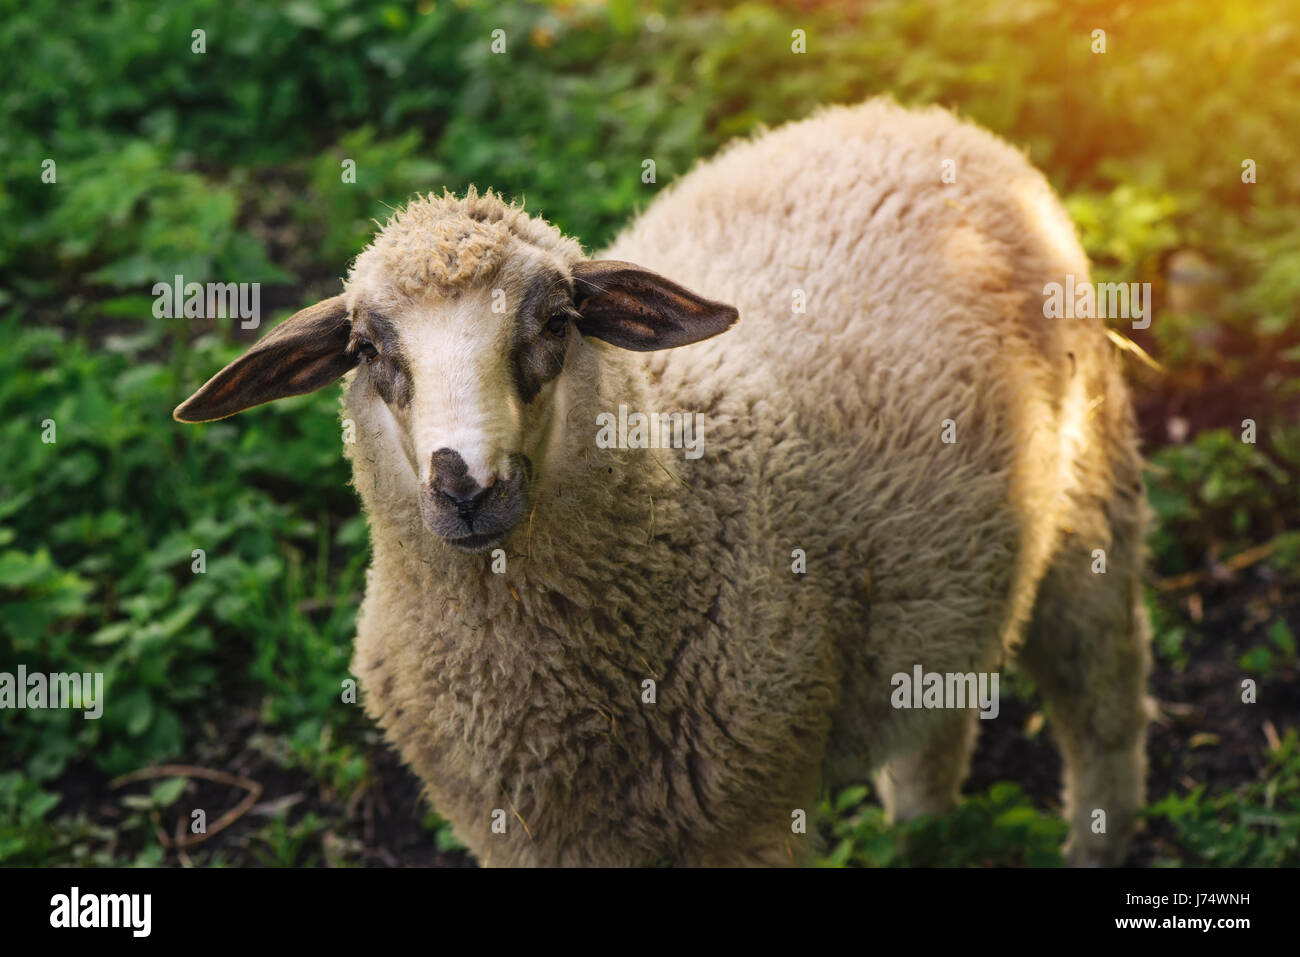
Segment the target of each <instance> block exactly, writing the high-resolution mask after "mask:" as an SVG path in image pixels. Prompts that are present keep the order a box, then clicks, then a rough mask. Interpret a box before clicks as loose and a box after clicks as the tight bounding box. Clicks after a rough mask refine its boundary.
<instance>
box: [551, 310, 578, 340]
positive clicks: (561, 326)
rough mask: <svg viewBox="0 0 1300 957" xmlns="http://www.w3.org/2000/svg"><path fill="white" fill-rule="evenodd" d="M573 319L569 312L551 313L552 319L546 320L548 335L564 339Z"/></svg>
mask: <svg viewBox="0 0 1300 957" xmlns="http://www.w3.org/2000/svg"><path fill="white" fill-rule="evenodd" d="M571 318H572V313H569V312H553V313H551V318H549V319H547V320H546V332H547V334H548V335H552V336H556V337H557V338H562V337H563V336H564V334H565V332H566V331H567V330H568V328H569V320H570V319H571Z"/></svg>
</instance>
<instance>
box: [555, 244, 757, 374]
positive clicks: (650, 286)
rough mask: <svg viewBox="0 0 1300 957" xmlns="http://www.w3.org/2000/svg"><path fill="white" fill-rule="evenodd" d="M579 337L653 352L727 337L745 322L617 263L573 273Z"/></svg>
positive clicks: (730, 309)
mask: <svg viewBox="0 0 1300 957" xmlns="http://www.w3.org/2000/svg"><path fill="white" fill-rule="evenodd" d="M573 281H574V292H573V302H574V305H575V306H577V307H578V312H579V314H580V318H579V319H578V322H577V325H578V331H579V332H581V333H582V334H583V335H584V336H595V337H596V338H597V339H604V340H605V341H606V342H612V343H613V344H614V345H616V346H622V347H623V348H624V349H635V350H636V351H637V352H651V351H653V350H655V349H671V348H672V347H673V346H684V345H687V344H688V343H692V342H699V341H700V340H701V339H707V338H709V337H710V336H716V335H717V334H718V333H720V332H726V331H727V329H729V328H730V327H731V324H732V323H733V322H735V321H736V320H737V319H738V318H739V317H740V313H738V312H737V311H736V309H735V307H734V306H728V305H725V304H723V303H720V302H714V301H713V300H711V299H705V298H704V297H703V296H697V295H696V294H695V293H693V292H691V291H690V290H689V289H683V288H682V287H681V286H679V285H677V283H675V282H671V281H669V280H667V279H665V278H664V277H663V276H660V275H659V274H658V273H653V272H651V271H650V270H648V269H642V268H641V267H640V266H634V265H632V264H631V263H621V262H616V261H615V260H612V259H605V260H589V261H586V262H580V263H578V264H577V265H576V266H574V267H573Z"/></svg>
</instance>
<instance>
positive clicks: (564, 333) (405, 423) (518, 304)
mask: <svg viewBox="0 0 1300 957" xmlns="http://www.w3.org/2000/svg"><path fill="white" fill-rule="evenodd" d="M365 265H366V264H365V263H359V264H358V266H359V267H364V266H365ZM573 291H574V280H573V278H572V276H571V273H570V269H569V267H568V266H567V264H565V263H564V262H563V261H562V260H559V259H558V258H557V257H555V256H554V255H552V254H550V253H548V252H546V251H544V250H540V249H537V248H536V247H533V246H529V245H526V244H522V243H521V244H518V245H517V248H515V249H514V250H513V251H512V253H511V255H510V256H509V257H508V258H507V259H506V260H505V262H503V263H502V264H501V266H500V268H498V269H497V270H496V271H495V272H494V273H493V275H492V277H491V279H490V280H488V281H487V282H486V283H485V284H481V285H474V286H470V287H468V288H465V289H462V290H460V291H459V292H458V293H457V294H455V295H454V296H446V295H443V294H434V295H419V294H418V292H417V294H416V295H415V296H413V297H407V296H405V295H394V294H393V292H394V290H393V284H392V283H391V281H390V279H389V277H388V276H387V275H386V274H383V273H382V272H381V273H380V274H379V275H372V274H370V273H368V272H363V271H361V269H360V268H359V269H358V270H357V271H356V272H354V280H353V282H352V283H350V287H349V296H350V297H351V299H352V303H351V339H350V341H349V343H348V346H347V348H348V350H349V351H351V352H353V353H355V354H357V355H358V356H360V357H361V359H360V362H359V363H358V365H357V369H356V374H355V377H354V378H353V380H352V382H351V384H350V385H349V387H348V393H347V400H346V405H347V410H348V413H349V414H351V415H353V416H355V417H356V420H357V431H358V437H359V441H361V442H364V443H366V444H379V445H382V446H383V448H382V449H376V450H375V454H376V455H382V456H383V459H384V460H386V461H391V462H396V463H400V464H397V465H394V466H389V467H396V468H405V469H406V470H407V471H408V476H409V478H410V479H411V480H412V481H413V483H414V488H413V489H412V493H413V494H414V495H415V497H416V499H417V501H418V503H419V511H420V515H421V518H422V519H423V522H424V525H425V527H426V528H427V529H428V530H430V531H432V532H434V533H435V534H437V535H439V536H440V537H442V538H443V539H444V540H445V541H446V542H448V543H449V544H451V545H452V546H454V547H456V548H458V549H460V550H462V551H467V552H478V551H485V550H488V549H491V548H495V547H496V546H497V545H498V544H500V543H501V542H502V541H503V540H504V539H505V538H506V537H507V536H508V535H509V534H510V532H511V531H512V530H513V529H514V527H515V526H516V525H517V524H518V522H519V521H520V519H521V518H522V517H523V516H525V515H526V514H527V513H528V509H529V499H530V494H531V493H532V488H533V486H534V484H535V483H536V482H538V481H539V480H540V479H541V477H542V471H543V469H544V466H545V464H546V458H547V452H548V450H549V447H550V444H551V437H552V434H553V432H554V429H555V427H556V415H557V412H562V410H564V409H565V408H567V391H568V389H570V388H571V387H572V383H571V382H570V381H569V377H566V376H564V374H563V373H564V370H565V366H566V364H567V362H568V360H569V354H570V351H571V350H572V349H575V348H576V349H580V348H581V347H582V340H581V336H580V335H579V334H578V333H577V331H576V329H575V326H574V323H575V321H576V320H577V319H579V318H580V315H579V313H578V311H577V308H576V306H575V304H574V301H573Z"/></svg>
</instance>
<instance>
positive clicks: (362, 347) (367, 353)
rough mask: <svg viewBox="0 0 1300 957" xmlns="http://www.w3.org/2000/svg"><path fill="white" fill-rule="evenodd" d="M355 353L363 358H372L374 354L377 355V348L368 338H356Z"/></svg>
mask: <svg viewBox="0 0 1300 957" xmlns="http://www.w3.org/2000/svg"><path fill="white" fill-rule="evenodd" d="M357 355H359V356H361V357H362V358H364V359H373V358H374V357H375V356H377V355H379V350H378V349H376V348H375V344H374V343H373V342H371V341H370V340H369V339H358V340H357Z"/></svg>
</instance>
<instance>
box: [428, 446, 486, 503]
mask: <svg viewBox="0 0 1300 957" xmlns="http://www.w3.org/2000/svg"><path fill="white" fill-rule="evenodd" d="M430 466H431V467H430V470H429V485H430V487H431V488H432V489H433V491H434V493H435V494H437V495H441V496H443V497H444V498H446V499H448V500H449V501H448V505H449V506H451V507H454V508H455V509H456V511H458V512H459V513H460V515H461V517H462V518H469V517H470V516H472V515H473V514H474V513H475V512H477V511H478V510H479V507H480V506H481V505H482V504H483V500H484V499H485V498H486V497H487V494H488V492H489V491H491V484H492V483H489V486H488V488H483V487H482V486H481V485H479V484H478V482H476V481H474V477H473V476H472V475H470V474H469V466H467V465H466V464H465V460H464V459H463V458H461V456H460V453H459V452H457V451H456V450H455V449H438V451H436V452H434V453H433V459H432V461H431V462H430Z"/></svg>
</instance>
